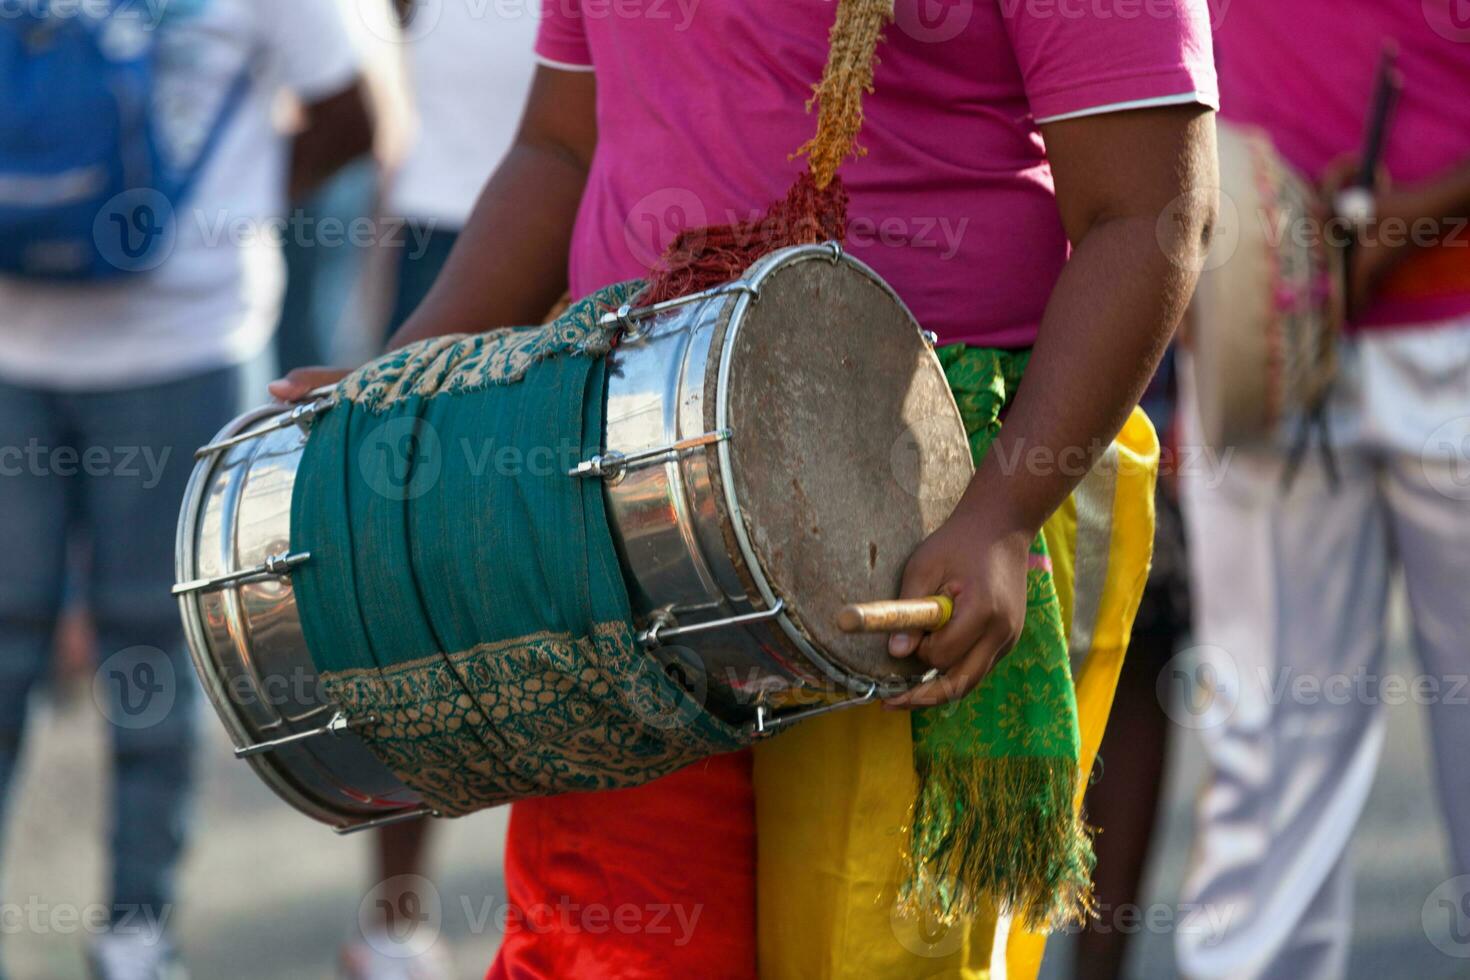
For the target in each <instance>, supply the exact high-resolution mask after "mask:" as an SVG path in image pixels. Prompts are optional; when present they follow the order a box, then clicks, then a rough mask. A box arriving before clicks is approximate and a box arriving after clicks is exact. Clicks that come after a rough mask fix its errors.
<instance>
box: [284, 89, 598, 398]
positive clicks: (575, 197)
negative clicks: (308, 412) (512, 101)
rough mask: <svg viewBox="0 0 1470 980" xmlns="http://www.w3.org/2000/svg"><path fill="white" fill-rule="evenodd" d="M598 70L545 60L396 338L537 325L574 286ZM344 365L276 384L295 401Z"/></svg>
mask: <svg viewBox="0 0 1470 980" xmlns="http://www.w3.org/2000/svg"><path fill="white" fill-rule="evenodd" d="M595 96H596V83H595V81H594V79H593V73H592V72H574V71H562V70H560V69H554V68H547V67H544V66H543V67H538V68H537V70H536V76H535V79H534V80H533V81H532V84H531V92H530V95H529V97H528V98H527V101H526V109H525V113H524V114H523V116H522V118H521V124H520V128H519V130H518V131H517V133H516V137H515V141H514V143H512V145H511V148H510V150H509V151H508V152H507V153H506V155H505V158H504V159H503V160H502V161H501V162H500V166H499V167H497V168H496V170H495V173H494V175H493V176H492V177H491V178H490V181H489V183H488V184H486V185H485V189H484V190H483V191H482V192H481V194H480V199H479V201H478V202H477V203H476V205H475V209H474V212H473V213H472V214H471V216H470V219H469V222H468V223H467V224H466V226H465V229H464V231H463V232H462V233H461V234H460V236H459V240H458V241H457V242H456V243H455V246H454V251H453V252H452V253H451V254H450V256H449V259H448V261H447V262H446V263H445V266H444V269H443V271H442V272H441V273H440V274H439V277H438V279H437V280H436V281H435V283H434V287H433V289H431V290H430V291H429V295H428V296H427V297H426V298H425V299H424V302H423V304H422V305H421V306H420V307H419V309H418V310H417V311H416V312H415V313H414V314H413V316H411V317H410V318H409V320H408V322H407V323H405V324H404V325H403V328H402V329H401V330H399V331H398V333H397V334H395V335H394V336H393V338H392V340H390V341H389V346H390V347H401V346H403V345H404V344H408V343H412V342H413V341H415V340H422V339H424V338H426V337H433V336H438V335H441V334H449V333H475V332H480V331H484V330H491V329H494V328H496V327H506V326H515V325H519V324H526V323H536V322H539V321H540V319H541V318H542V317H543V316H545V314H546V311H547V310H549V309H551V307H552V305H553V304H554V303H555V302H556V301H557V299H559V298H560V297H561V295H562V293H563V292H565V291H566V286H567V254H568V252H569V250H570V247H571V238H572V225H573V223H574V222H575V220H576V216H577V206H578V205H579V204H580V203H581V200H582V189H583V187H584V186H586V183H587V170H588V168H589V167H590V166H591V163H592V154H593V151H594V150H595V149H596V146H597V117H596V110H595ZM342 374H343V372H342V371H340V370H336V369H328V368H302V369H298V370H296V371H293V372H291V374H290V375H289V376H288V377H287V378H285V379H284V380H282V381H277V382H275V383H273V384H272V385H271V394H273V395H275V396H276V397H277V398H280V399H283V400H286V401H294V400H297V399H300V398H302V397H305V396H306V394H307V393H308V392H310V391H311V390H312V389H313V388H315V387H317V386H319V385H322V384H326V383H330V382H331V381H335V380H336V379H337V378H339V377H341V376H342Z"/></svg>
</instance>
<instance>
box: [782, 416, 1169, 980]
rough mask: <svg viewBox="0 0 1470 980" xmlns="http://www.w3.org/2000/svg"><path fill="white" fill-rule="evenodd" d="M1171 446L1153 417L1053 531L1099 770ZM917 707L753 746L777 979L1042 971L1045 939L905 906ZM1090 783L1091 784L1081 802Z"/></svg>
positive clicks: (870, 712)
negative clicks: (901, 900) (920, 916)
mask: <svg viewBox="0 0 1470 980" xmlns="http://www.w3.org/2000/svg"><path fill="white" fill-rule="evenodd" d="M1158 459H1159V445H1158V438H1157V436H1156V435H1155V434H1154V430H1153V426H1152V425H1151V424H1150V423H1149V421H1148V418H1147V416H1145V415H1144V414H1143V412H1142V411H1141V410H1135V411H1134V413H1133V415H1132V417H1131V418H1130V419H1129V420H1128V423H1127V425H1125V426H1124V428H1123V431H1122V432H1121V433H1119V435H1118V438H1117V439H1116V440H1115V441H1114V443H1113V445H1112V446H1111V447H1110V449H1109V451H1108V452H1107V454H1106V455H1105V456H1104V458H1103V459H1102V460H1101V461H1100V462H1099V464H1098V465H1097V466H1096V467H1094V469H1093V470H1092V472H1091V473H1090V474H1089V475H1088V476H1087V477H1085V478H1084V479H1083V481H1082V483H1081V484H1080V485H1079V486H1078V488H1077V490H1076V492H1075V493H1074V494H1073V495H1072V497H1070V498H1069V499H1068V500H1067V502H1066V504H1065V505H1064V506H1063V507H1062V508H1061V509H1060V510H1059V511H1058V512H1057V513H1056V514H1055V515H1054V516H1053V517H1052V519H1051V520H1050V521H1048V522H1047V524H1046V527H1045V529H1044V532H1045V534H1046V538H1047V547H1048V550H1049V551H1050V553H1051V559H1052V569H1053V573H1054V576H1055V579H1056V585H1057V591H1058V593H1059V594H1060V597H1061V601H1062V610H1063V616H1064V621H1065V622H1066V623H1067V624H1068V642H1069V646H1070V647H1071V650H1072V664H1073V673H1074V677H1075V680H1076V684H1077V703H1078V711H1079V721H1080V724H1081V732H1082V760H1081V761H1082V768H1081V771H1082V772H1084V773H1087V772H1090V771H1091V769H1092V765H1093V762H1094V760H1095V759H1096V758H1097V750H1098V746H1099V744H1100V743H1101V741H1102V733H1103V728H1104V726H1105V725H1106V723H1107V717H1108V713H1109V711H1110V710H1111V709H1112V703H1113V692H1114V690H1115V688H1116V686H1117V680H1118V671H1119V670H1120V668H1121V667H1122V664H1123V655H1124V653H1125V652H1126V650H1127V646H1128V636H1129V633H1130V632H1131V630H1132V626H1133V616H1134V614H1135V612H1136V611H1137V609H1138V602H1139V599H1140V597H1141V596H1142V594H1143V585H1144V581H1145V579H1146V578H1147V576H1148V565H1149V560H1150V557H1151V555H1152V549H1153V499H1154V497H1153V491H1154V480H1155V477H1156V475H1157V472H1158ZM915 788H916V777H915V775H914V769H913V740H912V729H911V726H910V724H909V719H908V716H907V714H905V713H903V712H891V711H884V710H883V709H882V708H880V707H878V706H872V707H867V708H861V709H857V710H853V711H846V712H836V713H834V714H831V715H827V716H824V717H821V718H817V719H814V720H812V721H809V722H807V723H805V724H803V725H800V726H797V727H796V728H794V729H792V730H791V731H790V732H787V733H786V734H783V735H781V736H780V737H778V738H775V739H772V740H771V741H769V742H765V743H762V744H760V745H758V746H757V747H756V750H755V797H756V834H757V849H758V854H757V871H758V878H757V915H758V927H759V947H760V948H759V963H760V972H761V976H762V977H763V978H766V980H786V978H792V980H795V978H802V980H812V978H823V977H854V978H869V977H885V978H895V980H910V978H912V980H920V978H925V980H927V978H939V977H946V978H948V977H956V978H965V980H970V978H975V980H981V978H990V980H1000V978H1002V977H1008V978H1020V980H1030V978H1034V977H1035V976H1036V975H1037V972H1038V971H1039V970H1040V967H1041V956H1042V952H1043V950H1044V946H1045V936H1043V935H1039V934H1035V933H1029V932H1024V931H1021V930H1019V929H1017V930H1015V931H1011V929H1010V928H1009V923H1008V920H1007V919H1006V918H1004V917H1001V918H1000V919H999V920H997V918H996V917H995V916H982V917H981V918H980V919H978V920H977V921H975V922H973V923H971V924H969V925H968V926H967V927H964V926H957V927H955V928H953V929H943V928H938V929H926V928H924V927H923V925H922V924H919V923H914V922H911V921H908V920H905V919H903V918H901V917H898V916H896V915H894V914H893V912H892V910H893V906H894V897H895V896H896V894H897V891H898V885H899V881H900V879H901V875H902V860H903V855H904V853H905V850H906V839H905V834H906V833H907V830H908V827H907V823H908V820H909V816H910V814H909V808H910V806H911V805H912V803H913V800H914V793H915ZM1083 789H1084V787H1083V786H1078V789H1077V805H1078V806H1079V807H1080V806H1081V803H1082V791H1083Z"/></svg>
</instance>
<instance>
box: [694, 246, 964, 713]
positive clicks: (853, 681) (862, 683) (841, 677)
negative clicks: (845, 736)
mask: <svg viewBox="0 0 1470 980" xmlns="http://www.w3.org/2000/svg"><path fill="white" fill-rule="evenodd" d="M814 260H821V261H823V262H827V263H830V264H832V265H847V266H849V267H850V268H852V269H853V270H854V271H856V272H858V273H859V274H861V275H863V276H865V277H866V278H867V279H868V280H869V281H870V282H872V283H873V284H875V285H876V286H878V288H879V289H881V290H883V292H885V293H887V294H888V296H889V298H891V299H892V300H893V301H894V303H896V304H897V305H898V307H899V309H901V310H902V311H903V313H904V315H905V316H906V317H908V321H909V323H910V324H912V325H913V329H914V332H915V334H916V335H917V336H918V337H919V339H920V340H921V341H924V343H925V346H926V347H929V346H930V345H929V344H928V341H927V339H926V338H925V337H924V330H923V327H922V326H921V325H920V324H919V321H918V319H917V318H916V317H915V316H914V313H913V311H912V310H910V309H909V307H908V304H907V303H905V302H904V301H903V299H902V298H901V297H900V296H899V295H898V293H897V292H895V291H894V289H893V287H892V286H890V285H889V284H888V283H887V282H886V281H884V279H883V277H882V276H880V275H878V273H877V272H876V271H874V270H873V268H872V267H871V266H869V265H868V264H867V263H865V262H863V261H862V260H861V259H858V258H855V257H854V256H852V255H851V254H849V253H848V252H847V251H846V250H845V249H844V248H843V247H842V245H841V243H840V242H836V241H829V242H823V243H820V244H815V245H794V246H791V247H789V248H783V249H780V250H778V251H776V252H772V253H771V254H770V255H767V256H765V257H764V258H762V259H760V260H759V261H758V262H756V263H755V264H754V265H752V266H751V267H750V268H749V269H748V270H747V271H746V273H745V275H744V276H742V277H741V280H740V281H742V282H744V283H746V284H747V285H749V286H751V287H753V288H752V290H750V291H742V292H741V293H740V294H739V295H738V296H737V297H736V299H735V305H734V306H733V307H731V309H730V313H729V318H728V320H727V325H726V327H725V335H724V337H723V338H722V339H721V343H720V365H719V374H718V378H717V381H716V388H715V392H716V395H715V426H716V428H717V429H720V430H729V429H730V371H731V368H732V365H733V361H734V352H735V341H736V339H737V338H738V337H739V335H740V330H741V328H742V327H743V326H744V324H745V320H746V315H747V314H748V313H749V311H750V307H751V306H752V304H753V302H754V301H755V300H756V299H758V298H759V291H760V286H761V284H762V283H763V282H764V281H765V280H766V279H768V278H770V277H771V276H772V275H774V274H775V273H776V272H779V271H781V270H782V269H785V268H786V267H788V266H791V265H796V264H799V263H802V262H810V261H814ZM931 355H932V349H931ZM956 411H958V409H957V410H956ZM716 455H717V458H718V460H719V468H720V471H721V473H722V474H730V478H724V477H722V478H721V479H720V481H719V483H720V492H721V495H722V497H723V498H724V502H725V507H726V509H727V513H728V515H729V523H730V525H731V527H732V529H733V531H734V535H735V541H736V544H737V545H738V547H739V548H740V559H741V561H742V563H743V564H744V565H745V568H746V573H747V574H748V575H749V576H750V580H751V582H752V583H753V584H754V585H755V587H756V591H757V592H758V593H759V595H760V598H761V602H762V603H763V604H764V606H765V608H766V609H772V608H775V605H776V603H777V602H778V601H780V600H779V599H778V597H777V596H776V594H775V591H774V590H773V589H772V588H771V583H770V581H769V579H767V578H766V571H765V567H764V566H763V565H762V563H761V560H760V557H759V555H757V553H756V551H755V548H754V545H753V544H752V542H751V540H750V536H749V533H748V532H747V530H746V527H745V512H744V509H743V508H742V507H741V505H740V496H739V491H737V490H736V488H735V480H734V479H733V475H734V473H735V465H734V458H733V455H732V447H731V445H730V440H728V439H727V440H724V441H721V442H720V443H719V445H718V447H717V448H716ZM775 622H776V624H777V625H778V626H779V627H780V629H781V632H782V633H783V634H784V635H785V636H786V638H787V639H788V640H789V641H790V642H791V643H792V644H793V645H794V646H795V647H796V649H797V650H798V651H799V652H800V653H801V655H802V656H803V657H805V658H806V659H807V660H808V661H809V662H810V663H811V664H812V665H813V666H815V667H816V668H817V669H818V670H820V671H821V672H822V673H823V674H825V675H826V676H827V677H828V678H829V679H831V680H833V681H835V682H837V683H838V684H839V685H841V686H842V687H843V688H844V689H846V690H847V691H848V692H849V693H852V694H858V695H866V696H870V697H879V698H887V697H894V696H896V695H899V694H902V693H903V692H905V691H907V690H909V689H910V688H912V687H913V686H914V685H915V684H917V683H918V682H919V678H917V677H915V678H909V679H898V678H874V677H864V676H863V675H860V674H857V673H855V672H853V671H850V670H847V669H845V668H843V667H842V666H841V665H839V664H837V663H835V662H834V661H833V660H832V659H831V658H829V657H828V656H826V655H825V654H823V653H822V652H821V651H819V650H818V649H817V648H816V647H815V645H814V644H813V643H812V642H811V640H810V639H808V638H807V637H806V635H805V634H804V633H803V632H802V631H801V630H800V629H798V628H797V626H796V624H795V623H794V622H792V620H791V617H790V616H789V615H788V612H787V610H786V609H785V608H783V609H782V612H781V613H780V614H779V615H777V616H776V617H775Z"/></svg>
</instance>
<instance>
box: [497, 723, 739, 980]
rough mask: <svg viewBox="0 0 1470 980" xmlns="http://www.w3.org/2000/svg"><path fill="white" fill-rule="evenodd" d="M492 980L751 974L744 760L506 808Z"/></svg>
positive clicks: (720, 760)
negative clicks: (501, 933)
mask: <svg viewBox="0 0 1470 980" xmlns="http://www.w3.org/2000/svg"><path fill="white" fill-rule="evenodd" d="M505 888H506V893H507V898H508V900H509V907H508V908H507V910H506V921H505V938H504V940H503V942H502V943H501V947H500V955H499V956H498V957H497V958H496V960H495V963H494V965H493V966H492V967H491V968H490V973H489V976H488V978H487V980H581V978H604V977H608V978H611V977H616V978H619V980H623V978H639V977H678V978H684V977H699V978H710V980H721V978H729V980H737V978H738V980H747V978H754V977H755V975H756V936H755V793H754V790H753V788H752V785H751V757H750V753H749V752H737V753H733V754H730V755H724V756H718V757H716V758H713V759H709V760H706V761H705V762H701V763H698V764H696V765H693V766H690V767H689V768H687V769H683V770H681V771H679V772H676V773H674V774H673V775H671V776H666V777H664V778H663V779H660V780H657V781H656V782H653V783H650V784H648V785H646V786H640V787H637V788H635V789H624V790H615V791H612V792H606V793H571V794H567V795H564V796H556V797H549V798H542V799H533V800H527V801H524V802H521V803H517V804H515V805H514V806H513V807H512V808H511V816H510V831H509V833H508V835H507V837H506V843H505Z"/></svg>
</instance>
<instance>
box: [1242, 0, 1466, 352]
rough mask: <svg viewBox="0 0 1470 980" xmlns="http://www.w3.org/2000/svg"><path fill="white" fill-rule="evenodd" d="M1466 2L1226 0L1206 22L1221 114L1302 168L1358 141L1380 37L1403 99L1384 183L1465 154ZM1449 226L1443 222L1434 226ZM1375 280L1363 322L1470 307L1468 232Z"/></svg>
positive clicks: (1408, 179)
mask: <svg viewBox="0 0 1470 980" xmlns="http://www.w3.org/2000/svg"><path fill="white" fill-rule="evenodd" d="M1467 10H1470V8H1466V7H1465V4H1464V0H1233V2H1231V3H1230V4H1229V6H1228V7H1227V8H1226V12H1225V15H1224V16H1223V17H1220V18H1219V19H1218V22H1217V24H1216V54H1217V56H1218V58H1219V65H1220V89H1221V95H1222V99H1221V101H1222V105H1221V110H1220V111H1221V116H1222V117H1223V118H1226V119H1230V120H1234V121H1237V122H1242V123H1247V124H1251V125H1255V126H1259V127H1261V128H1262V129H1264V130H1266V131H1267V132H1268V133H1270V134H1271V137H1272V139H1273V140H1274V141H1275V143H1276V146H1277V148H1278V149H1279V150H1280V151H1281V154H1282V155H1283V156H1284V157H1286V159H1287V160H1288V161H1290V162H1291V163H1292V164H1293V165H1294V166H1296V167H1297V169H1299V170H1300V171H1301V172H1302V173H1303V174H1304V175H1305V176H1307V177H1308V178H1310V179H1312V180H1316V179H1317V178H1319V177H1320V176H1321V174H1322V171H1323V170H1324V169H1325V168H1326V166H1327V165H1328V164H1329V163H1331V162H1332V161H1333V160H1335V159H1336V158H1337V157H1339V156H1341V155H1343V154H1345V153H1354V152H1357V151H1358V150H1359V148H1360V147H1361V146H1362V143H1363V133H1364V129H1365V127H1366V120H1367V115H1368V107H1369V102H1370V100H1371V98H1372V92H1373V82H1374V77H1375V75H1376V74H1377V69H1378V59H1379V55H1380V52H1381V51H1382V45H1383V42H1384V39H1385V38H1394V39H1396V40H1397V41H1398V44H1399V67H1400V69H1401V70H1402V71H1403V74H1404V95H1403V98H1402V100H1401V101H1400V103H1399V106H1398V110H1397V112H1396V114H1395V116H1394V122H1393V128H1392V129H1391V131H1390V133H1389V138H1388V140H1387V143H1386V146H1385V155H1384V162H1385V163H1386V165H1387V166H1388V170H1389V173H1390V175H1391V176H1392V178H1393V179H1394V180H1395V181H1398V182H1402V183H1415V182H1418V181H1422V180H1426V179H1428V178H1431V177H1434V176H1437V175H1439V174H1441V173H1443V172H1444V171H1446V170H1448V169H1450V168H1452V167H1455V166H1457V165H1459V164H1462V163H1464V162H1465V161H1466V160H1470V12H1467ZM1446 230H1453V229H1446ZM1457 239H1458V246H1457V247H1444V248H1440V249H1435V250H1432V251H1430V252H1427V253H1424V254H1423V255H1419V256H1416V257H1415V259H1414V260H1413V261H1411V262H1409V263H1407V264H1405V265H1404V266H1403V267H1401V268H1400V270H1399V271H1398V272H1397V273H1396V274H1395V275H1394V276H1392V277H1391V278H1390V279H1389V281H1388V282H1386V283H1385V284H1384V288H1383V290H1381V291H1380V294H1379V295H1380V298H1379V300H1378V301H1377V302H1376V303H1375V304H1374V305H1373V307H1372V308H1370V309H1369V310H1367V311H1366V312H1365V313H1364V315H1363V316H1362V317H1361V324H1362V325H1363V326H1396V325H1419V324H1426V323H1429V322H1433V321H1439V320H1449V319H1457V318H1459V317H1461V316H1465V315H1467V314H1470V230H1465V229H1462V230H1461V231H1460V233H1459V234H1458V236H1457Z"/></svg>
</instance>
